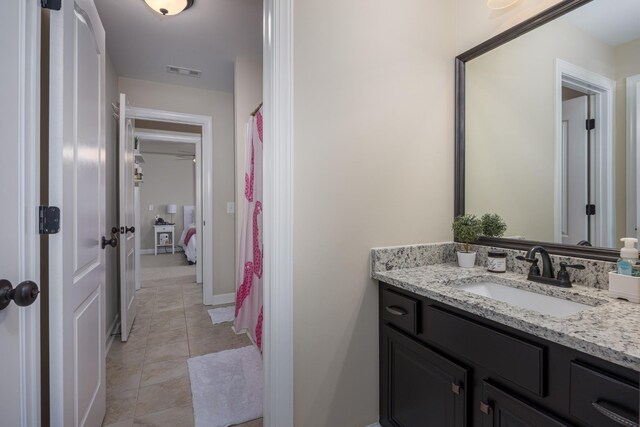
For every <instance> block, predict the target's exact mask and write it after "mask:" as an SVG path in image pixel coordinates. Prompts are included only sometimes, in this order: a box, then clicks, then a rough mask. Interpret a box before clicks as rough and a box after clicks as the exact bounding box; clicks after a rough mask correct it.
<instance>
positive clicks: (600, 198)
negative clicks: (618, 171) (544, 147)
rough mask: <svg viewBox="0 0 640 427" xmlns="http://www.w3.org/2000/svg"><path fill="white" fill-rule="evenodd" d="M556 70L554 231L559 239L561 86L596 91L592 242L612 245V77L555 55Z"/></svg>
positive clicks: (613, 211)
mask: <svg viewBox="0 0 640 427" xmlns="http://www.w3.org/2000/svg"><path fill="white" fill-rule="evenodd" d="M555 62H556V64H555V65H556V71H555V83H556V84H555V86H556V87H555V99H556V102H555V106H554V107H555V208H554V209H555V211H554V235H555V238H556V242H558V243H561V242H562V195H563V189H562V180H561V177H562V158H563V156H562V87H563V86H568V87H571V88H573V89H576V90H579V91H581V92H586V93H591V94H595V95H596V96H595V102H594V104H595V119H596V129H595V132H594V135H595V146H596V156H597V159H596V163H595V186H594V187H595V194H596V200H595V203H596V206H598V215H597V218H596V221H595V233H594V234H595V239H594V240H595V242H591V243H592V244H593V246H601V247H609V248H611V247H615V246H616V245H615V238H616V224H615V218H616V212H615V203H616V193H615V144H614V141H615V123H614V117H615V116H614V108H615V107H614V105H615V104H614V102H615V100H614V97H615V90H616V82H615V80H611V79H609V78H607V77H604V76H601V75H600V74H597V73H594V72H593V71H590V70H586V69H584V68H581V67H578V66H577V65H573V64H571V63H569V62H566V61H563V60H561V59H556V61H555Z"/></svg>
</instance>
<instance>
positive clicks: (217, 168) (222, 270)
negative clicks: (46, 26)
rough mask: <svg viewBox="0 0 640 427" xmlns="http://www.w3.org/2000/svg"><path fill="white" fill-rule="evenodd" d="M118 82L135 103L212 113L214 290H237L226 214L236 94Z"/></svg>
mask: <svg viewBox="0 0 640 427" xmlns="http://www.w3.org/2000/svg"><path fill="white" fill-rule="evenodd" d="M119 83H120V92H124V93H126V94H127V98H128V99H129V101H130V102H131V105H134V106H136V107H146V108H155V109H161V110H168V111H177V112H181V113H190V114H202V115H208V116H212V117H213V170H212V177H213V203H212V204H213V236H214V237H213V260H212V261H213V293H214V295H219V294H225V293H230V292H234V291H235V279H234V253H235V249H234V215H232V214H227V202H232V201H233V200H234V192H235V191H234V178H235V172H234V122H233V94H231V93H226V92H217V91H209V90H204V89H195V88H189V87H184V86H174V85H167V84H162V83H155V82H150V81H144V80H135V79H128V78H122V77H121V78H120V80H119ZM143 170H144V168H143ZM204 262H207V261H204Z"/></svg>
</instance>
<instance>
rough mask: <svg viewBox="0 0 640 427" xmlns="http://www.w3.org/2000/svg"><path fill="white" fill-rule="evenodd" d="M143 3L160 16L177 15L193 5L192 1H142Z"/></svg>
mask: <svg viewBox="0 0 640 427" xmlns="http://www.w3.org/2000/svg"><path fill="white" fill-rule="evenodd" d="M144 2H145V3H147V5H149V7H150V8H151V9H153V10H155V11H156V12H158V13H160V14H162V15H177V14H179V13H180V12H182V11H183V10H186V9H189V8H190V7H191V5H193V0H144Z"/></svg>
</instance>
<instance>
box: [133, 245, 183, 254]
mask: <svg viewBox="0 0 640 427" xmlns="http://www.w3.org/2000/svg"><path fill="white" fill-rule="evenodd" d="M178 252H180V253H183V252H184V250H183V249H182V248H178V247H177V246H176V253H178ZM154 253H155V250H154V249H153V248H151V249H140V255H153V254H154ZM164 253H165V249H164V248H158V255H160V254H164ZM166 253H168V254H170V253H171V251H170V250H168V249H167V252H166Z"/></svg>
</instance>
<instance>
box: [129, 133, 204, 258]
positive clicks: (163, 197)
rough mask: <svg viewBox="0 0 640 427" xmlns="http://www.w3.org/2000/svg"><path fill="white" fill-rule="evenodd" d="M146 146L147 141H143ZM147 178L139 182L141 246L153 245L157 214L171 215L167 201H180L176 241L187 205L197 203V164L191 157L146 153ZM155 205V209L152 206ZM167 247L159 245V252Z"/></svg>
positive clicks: (176, 221)
mask: <svg viewBox="0 0 640 427" xmlns="http://www.w3.org/2000/svg"><path fill="white" fill-rule="evenodd" d="M142 144H143V145H142V148H143V149H144V142H143V143H142ZM143 157H144V161H145V163H144V165H142V172H143V173H144V182H143V183H142V184H140V228H141V230H140V232H141V234H140V249H142V250H145V249H154V230H153V224H154V221H155V216H156V215H160V217H161V218H164V220H165V221H169V220H170V219H171V215H169V214H168V213H167V205H168V204H175V205H177V213H176V214H175V215H173V222H174V223H175V224H176V227H175V244H176V246H177V244H178V239H180V236H181V235H182V230H183V228H184V227H183V224H184V223H183V219H184V209H183V208H184V206H185V205H195V204H196V188H195V186H196V182H195V164H194V163H193V162H192V161H191V160H183V159H180V160H177V159H178V157H176V156H175V155H173V154H150V153H143ZM149 205H153V210H152V211H150V210H149ZM162 251H164V249H162V248H161V249H160V252H162Z"/></svg>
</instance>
